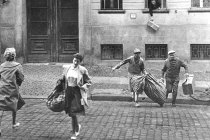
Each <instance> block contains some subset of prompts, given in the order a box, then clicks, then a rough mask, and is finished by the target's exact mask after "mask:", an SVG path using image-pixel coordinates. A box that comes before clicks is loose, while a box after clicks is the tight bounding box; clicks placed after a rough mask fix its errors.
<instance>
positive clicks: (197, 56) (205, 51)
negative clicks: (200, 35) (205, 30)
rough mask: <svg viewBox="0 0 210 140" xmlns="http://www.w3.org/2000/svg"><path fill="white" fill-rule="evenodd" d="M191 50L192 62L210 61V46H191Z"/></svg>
mask: <svg viewBox="0 0 210 140" xmlns="http://www.w3.org/2000/svg"><path fill="white" fill-rule="evenodd" d="M190 48H191V59H192V60H209V59H210V44H191V45H190Z"/></svg>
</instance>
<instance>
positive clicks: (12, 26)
mask: <svg viewBox="0 0 210 140" xmlns="http://www.w3.org/2000/svg"><path fill="white" fill-rule="evenodd" d="M23 1H24V0H10V1H9V2H8V3H6V4H4V5H3V6H1V7H0V42H1V54H3V53H4V50H5V49H6V48H7V47H15V48H16V52H17V61H19V62H23V61H24V60H23V58H24V56H23V48H22V2H23ZM2 61H3V58H2V55H1V62H2Z"/></svg>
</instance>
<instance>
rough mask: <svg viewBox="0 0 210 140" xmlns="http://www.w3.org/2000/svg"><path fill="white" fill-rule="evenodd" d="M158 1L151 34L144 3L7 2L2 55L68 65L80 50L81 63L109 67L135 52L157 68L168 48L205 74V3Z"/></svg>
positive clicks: (209, 12)
mask: <svg viewBox="0 0 210 140" xmlns="http://www.w3.org/2000/svg"><path fill="white" fill-rule="evenodd" d="M1 1H2V0H1ZM160 2H161V8H160V9H157V10H155V11H154V14H153V17H154V22H155V23H156V24H157V25H159V27H160V28H159V30H158V31H155V30H153V29H152V28H150V27H148V26H147V22H148V20H149V19H150V15H149V10H148V0H8V2H6V3H4V4H3V5H1V7H0V39H1V54H2V53H3V52H4V50H5V48H7V47H11V46H14V47H15V48H16V50H17V54H18V61H20V62H24V63H27V62H71V59H72V55H73V54H74V53H76V52H80V53H82V54H84V56H85V58H86V59H85V63H88V64H93V65H94V64H97V65H99V64H101V65H114V64H116V63H117V62H119V61H120V60H122V59H124V58H126V57H128V56H129V55H131V54H132V52H133V50H134V48H139V49H140V50H141V51H142V57H143V58H144V59H145V63H146V64H148V66H149V67H150V66H153V67H157V68H159V66H160V65H162V64H163V61H164V59H165V58H166V57H167V51H168V50H171V49H173V50H175V51H176V54H177V55H178V56H179V57H180V58H181V59H183V60H184V61H186V62H187V63H188V65H189V66H190V69H191V70H195V71H201V70H202V71H208V70H209V69H210V19H209V18H208V17H210V1H209V0H160ZM201 67H202V69H201Z"/></svg>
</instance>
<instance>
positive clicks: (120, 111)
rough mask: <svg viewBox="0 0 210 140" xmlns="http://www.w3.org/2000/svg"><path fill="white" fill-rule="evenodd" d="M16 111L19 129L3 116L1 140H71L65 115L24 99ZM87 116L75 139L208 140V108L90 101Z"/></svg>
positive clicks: (209, 127) (40, 102)
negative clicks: (139, 105) (24, 103)
mask: <svg viewBox="0 0 210 140" xmlns="http://www.w3.org/2000/svg"><path fill="white" fill-rule="evenodd" d="M26 102H27V104H26V105H25V106H24V107H23V108H22V109H21V110H20V111H18V115H17V121H18V122H20V124H21V126H20V127H19V128H17V129H12V125H11V122H12V120H11V116H12V115H11V113H10V112H6V113H4V116H3V122H2V136H1V139H2V140H3V139H4V140H8V139H9V140H10V139H17V140H22V139H23V140H29V139H30V140H35V139H37V140H45V139H46V140H60V139H62V140H67V139H70V136H71V132H70V131H71V119H70V118H69V117H68V116H67V115H66V114H65V113H64V112H62V113H54V112H51V111H50V110H48V109H47V107H46V105H45V101H44V100H39V99H36V100H34V99H33V100H32V99H26ZM90 104H91V107H90V108H89V109H87V111H86V116H85V117H83V116H80V117H79V122H80V123H81V125H82V129H81V134H80V136H79V137H78V139H81V140H94V139H107V140H118V139H126V140H131V139H134V140H138V139H141V140H144V139H147V140H160V139H161V140H170V139H171V140H172V139H174V140H175V139H176V140H179V139H180V140H181V139H183V140H188V139H189V140H194V139H198V140H202V139H205V140H209V139H210V133H209V132H210V107H209V106H199V105H177V107H175V108H174V107H171V105H170V104H165V106H164V107H163V108H160V107H159V105H157V104H155V103H145V102H144V103H141V107H138V108H136V107H134V106H133V103H132V102H108V101H90Z"/></svg>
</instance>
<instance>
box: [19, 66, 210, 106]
mask: <svg viewBox="0 0 210 140" xmlns="http://www.w3.org/2000/svg"><path fill="white" fill-rule="evenodd" d="M63 65H65V64H55V65H49V64H47V63H46V64H24V65H23V68H24V73H25V81H24V82H23V84H22V86H21V88H20V92H21V94H22V95H23V97H24V98H36V99H37V98H47V96H48V95H49V94H50V93H51V91H52V90H53V88H54V87H55V83H56V80H57V79H59V78H60V77H61V75H62V72H63ZM92 82H93V85H92V86H91V88H90V93H91V95H92V96H91V98H90V99H92V100H104V101H129V102H130V101H132V95H131V94H130V92H129V91H128V79H127V78H126V77H103V76H93V77H92ZM182 82H183V81H182V80H181V81H180V83H179V92H178V97H177V103H178V104H200V105H209V104H210V102H203V101H197V100H194V99H192V98H191V97H189V95H183V93H182V87H181V84H182ZM209 86H210V81H195V92H194V94H193V96H194V97H196V98H197V99H200V100H205V101H208V100H210V95H208V96H206V95H205V94H203V93H202V94H201V92H198V91H197V90H200V91H205V89H206V88H208V87H209ZM141 97H146V99H145V100H144V102H151V100H150V99H149V98H147V96H146V95H145V94H143V95H142V96H141ZM170 98H171V94H169V100H167V102H171V101H170V100H171V99H170ZM140 100H141V99H140Z"/></svg>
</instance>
